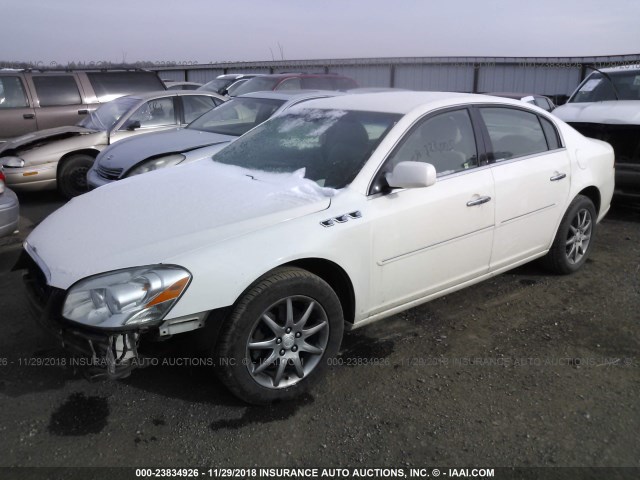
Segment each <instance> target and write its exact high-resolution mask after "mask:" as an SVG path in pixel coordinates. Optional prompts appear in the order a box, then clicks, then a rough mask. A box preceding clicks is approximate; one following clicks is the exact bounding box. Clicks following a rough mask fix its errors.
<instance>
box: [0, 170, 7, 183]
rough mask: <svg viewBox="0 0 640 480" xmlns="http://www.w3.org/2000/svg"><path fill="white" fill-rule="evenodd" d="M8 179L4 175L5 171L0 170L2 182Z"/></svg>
mask: <svg viewBox="0 0 640 480" xmlns="http://www.w3.org/2000/svg"><path fill="white" fill-rule="evenodd" d="M6 180H7V179H6V178H5V177H4V172H3V171H2V170H0V182H2V183H4V182H5V181H6Z"/></svg>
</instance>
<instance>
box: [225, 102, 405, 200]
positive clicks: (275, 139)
mask: <svg viewBox="0 0 640 480" xmlns="http://www.w3.org/2000/svg"><path fill="white" fill-rule="evenodd" d="M400 117H401V115H397V114H390V113H378V112H359V111H345V110H320V109H305V110H300V111H297V112H294V113H287V114H282V115H278V116H276V117H273V118H272V119H271V120H270V121H268V122H265V123H263V124H262V125H260V126H259V127H257V128H256V129H254V130H252V131H251V132H249V133H248V134H247V135H245V136H243V137H242V138H239V139H238V140H236V141H235V142H233V143H231V144H230V145H229V146H228V147H226V148H225V149H224V150H221V151H220V152H219V153H217V154H216V155H215V156H214V157H213V160H214V161H216V162H220V163H224V164H228V165H236V166H239V167H243V168H247V169H251V170H262V171H266V172H275V173H292V172H295V171H297V170H300V169H304V172H305V177H306V178H308V179H311V180H314V181H315V182H317V183H318V185H320V186H321V187H332V188H342V187H344V186H346V185H348V184H349V183H351V182H352V181H353V179H354V178H355V176H356V175H357V174H358V172H359V171H360V170H361V169H362V167H363V166H364V164H365V163H366V161H367V160H368V158H369V156H370V155H371V153H372V152H373V151H374V150H375V148H376V147H377V146H378V144H379V143H380V141H381V140H382V139H383V138H384V136H385V135H386V134H387V132H388V131H389V130H390V129H391V127H393V125H395V123H396V122H397V120H398V119H399V118H400Z"/></svg>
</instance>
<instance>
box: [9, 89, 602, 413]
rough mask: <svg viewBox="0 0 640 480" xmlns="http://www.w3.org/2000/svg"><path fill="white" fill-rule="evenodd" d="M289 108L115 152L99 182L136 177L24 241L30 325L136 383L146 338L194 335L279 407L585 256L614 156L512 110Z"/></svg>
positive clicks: (259, 399) (336, 99)
mask: <svg viewBox="0 0 640 480" xmlns="http://www.w3.org/2000/svg"><path fill="white" fill-rule="evenodd" d="M256 78H258V79H259V78H261V77H256ZM251 81H252V80H249V81H247V83H245V85H248V84H249V82H251ZM279 95H281V94H280V93H277V92H273V93H268V94H264V93H260V94H249V95H247V96H245V97H242V96H241V97H237V98H234V99H232V100H229V102H227V103H225V104H223V105H222V106H220V107H217V108H216V109H214V110H211V111H210V112H209V113H207V114H205V115H204V116H202V117H200V118H199V119H197V120H196V121H195V122H194V123H192V124H191V125H190V126H189V127H188V128H186V129H185V130H183V131H179V132H167V133H162V134H160V133H158V134H150V135H149V136H148V137H147V138H146V139H145V137H144V136H140V137H138V138H135V139H134V138H132V139H128V140H123V141H122V142H119V144H118V143H117V144H115V145H114V146H112V147H110V149H112V152H113V153H109V154H107V153H108V152H107V150H104V151H103V154H102V155H104V156H105V158H102V156H101V157H100V159H99V162H98V163H97V164H96V166H95V169H96V175H101V173H100V169H104V168H108V166H109V165H110V163H109V162H111V161H115V162H117V167H116V168H118V169H120V170H121V173H119V174H118V175H114V178H113V179H118V178H122V174H125V176H128V178H126V180H123V181H118V182H112V183H111V184H110V185H108V186H105V187H100V188H96V189H95V190H92V191H90V192H89V193H87V194H85V195H81V196H79V197H78V198H77V199H75V200H74V201H73V202H69V203H67V204H66V205H65V206H63V207H62V208H61V209H59V210H58V211H57V212H56V214H55V215H53V216H51V217H48V218H47V219H45V220H44V221H43V222H42V223H41V224H40V225H39V226H38V227H36V228H35V230H34V231H33V232H32V233H31V234H30V235H29V237H28V238H27V240H26V242H25V251H24V253H23V257H22V266H23V267H25V268H26V269H27V274H26V276H25V280H26V284H27V289H28V292H29V297H30V303H31V305H32V306H33V310H34V312H35V314H36V317H37V318H38V320H39V321H40V322H41V323H42V325H43V326H44V327H45V328H47V329H48V330H50V331H51V333H52V334H53V335H55V336H56V337H57V338H59V339H60V341H61V342H62V343H63V345H64V346H65V347H66V348H68V349H71V350H72V351H74V352H76V353H77V354H80V355H85V356H88V357H89V358H90V359H91V362H90V363H92V364H93V366H94V369H93V370H92V373H96V374H100V375H105V376H108V377H111V378H121V377H124V376H127V375H129V374H131V372H132V371H133V370H134V369H135V368H136V367H137V366H139V365H141V364H143V363H144V362H143V359H144V356H145V354H147V352H148V350H146V347H147V346H148V345H149V344H150V343H152V342H156V341H164V340H168V339H170V338H171V337H173V336H176V335H182V336H183V337H184V336H185V334H187V333H188V332H195V334H194V335H193V336H186V338H191V339H192V340H193V341H196V340H197V342H198V345H199V346H203V347H204V348H205V349H206V351H207V352H208V354H210V355H211V356H212V357H213V359H214V360H215V363H216V371H217V373H218V374H219V376H220V378H221V379H222V381H223V382H224V384H225V385H226V386H227V387H228V388H229V389H230V391H231V392H233V393H234V394H235V395H237V396H238V397H239V398H241V399H243V400H245V401H247V402H250V403H269V402H273V401H276V400H286V399H290V398H293V397H296V396H298V395H300V394H301V393H303V392H304V391H306V390H307V389H309V388H310V387H311V386H312V385H313V384H314V383H315V382H316V381H317V380H319V379H320V378H321V375H322V372H323V370H324V369H325V368H326V367H327V364H328V363H329V362H330V361H331V359H332V357H334V356H335V355H336V354H337V352H338V350H339V347H340V343H341V340H342V335H343V332H344V330H345V329H354V328H358V327H360V326H363V325H366V324H369V323H371V322H374V321H377V320H380V319H383V318H386V317H389V316H391V315H393V314H395V313H398V312H401V311H403V310H405V309H408V308H411V307H413V306H416V305H419V304H421V303H423V302H426V301H429V300H431V299H434V298H437V297H440V296H442V295H446V294H449V293H451V292H454V291H456V290H459V289H462V288H464V287H467V286H470V285H473V284H476V283H478V282H480V281H482V280H485V279H487V278H490V277H492V276H494V275H498V274H500V273H502V272H504V271H506V270H509V269H511V268H514V267H516V266H519V265H522V264H524V263H526V262H529V261H532V260H535V259H538V258H541V259H542V260H543V262H544V264H545V265H546V266H547V267H548V268H549V269H550V270H552V271H554V272H556V273H560V274H567V273H572V272H575V271H576V270H578V269H579V268H580V267H581V266H582V265H583V264H584V263H585V262H586V260H587V258H588V256H589V254H590V252H591V249H592V247H593V236H594V234H595V232H596V228H597V223H598V222H599V221H600V220H601V219H602V218H603V217H604V216H605V215H606V213H607V211H608V210H609V206H610V201H611V197H612V194H613V190H614V168H613V160H614V155H613V150H612V148H611V146H610V145H608V144H607V143H605V142H602V141H599V140H594V139H589V138H586V137H584V136H582V135H581V134H580V133H578V132H577V131H575V130H574V129H573V128H571V127H570V126H568V125H567V124H565V123H564V122H562V121H561V120H559V119H558V118H557V117H555V116H554V115H552V114H549V113H548V112H546V111H544V110H542V109H540V108H538V107H536V106H532V105H529V104H527V103H525V102H522V101H518V100H511V99H507V98H498V97H491V96H485V95H470V94H459V93H442V92H440V93H437V92H430V93H427V92H375V93H352V94H338V93H334V94H331V95H327V94H322V95H323V96H324V97H326V98H307V99H305V100H304V101H299V102H296V104H291V105H290V106H289V107H285V106H286V105H287V103H286V102H287V101H292V100H293V99H294V97H295V96H292V97H290V98H289V99H288V100H286V99H285V98H284V97H279ZM309 95H313V93H311V92H309ZM232 102H233V103H232ZM277 112H279V113H278V114H275V113H277ZM269 116H270V118H268V117H269ZM267 118H268V119H267ZM263 120H264V121H263ZM244 132H246V133H244ZM242 133H244V134H242ZM238 134H242V135H240V136H239V137H237V135H238ZM229 137H232V138H229ZM197 138H202V139H203V140H202V143H199V142H198V140H195V139H197ZM232 139H235V140H233V141H229V140H232ZM147 140H148V141H147ZM223 141H224V142H227V143H226V144H225V145H226V146H225V147H224V148H221V149H219V151H217V152H216V153H215V154H214V155H213V156H212V157H211V158H206V159H203V160H201V161H197V162H191V163H189V164H187V165H183V166H179V167H176V168H171V169H167V168H161V167H162V166H165V165H169V164H175V163H180V162H182V163H186V162H185V160H186V157H187V154H188V150H189V148H192V147H195V148H197V147H199V146H202V145H203V144H207V145H209V147H212V146H213V147H215V146H216V145H215V144H216V143H217V142H223ZM211 143H214V145H211ZM156 146H157V149H156ZM209 147H207V148H209ZM125 151H126V153H125ZM120 152H122V153H120ZM109 155H113V158H108V157H109ZM156 156H157V158H158V159H160V160H161V161H158V162H156V163H150V162H155V160H156ZM135 157H137V158H135ZM183 157H185V158H183ZM103 161H104V163H103ZM136 161H137V162H138V163H136ZM140 162H143V163H140ZM162 162H164V163H162ZM138 167H140V169H141V171H143V170H155V171H152V172H149V173H146V174H144V175H132V174H133V171H132V170H131V169H132V168H134V169H135V168H138ZM125 172H128V173H125ZM138 173H141V172H138ZM114 204H117V205H118V208H114ZM78 225H81V226H82V228H78ZM196 331H197V332H196ZM193 348H194V353H195V351H196V349H197V348H198V347H197V346H196V344H195V343H194V344H193Z"/></svg>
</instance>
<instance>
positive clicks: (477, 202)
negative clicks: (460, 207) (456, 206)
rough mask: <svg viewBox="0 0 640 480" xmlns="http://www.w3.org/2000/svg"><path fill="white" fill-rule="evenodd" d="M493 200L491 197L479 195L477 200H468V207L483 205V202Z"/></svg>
mask: <svg viewBox="0 0 640 480" xmlns="http://www.w3.org/2000/svg"><path fill="white" fill-rule="evenodd" d="M490 201H491V197H479V198H476V199H475V200H469V201H468V202H467V207H475V206H476V205H482V204H483V203H487V202H490Z"/></svg>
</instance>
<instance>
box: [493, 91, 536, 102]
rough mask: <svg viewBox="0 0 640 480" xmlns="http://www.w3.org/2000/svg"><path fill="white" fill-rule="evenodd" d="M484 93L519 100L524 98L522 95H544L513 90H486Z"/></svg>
mask: <svg viewBox="0 0 640 480" xmlns="http://www.w3.org/2000/svg"><path fill="white" fill-rule="evenodd" d="M484 95H492V96H494V97H505V98H515V99H516V100H520V99H521V98H524V97H544V95H540V94H539V93H515V92H487V93H485V94H484ZM545 98H546V97H545Z"/></svg>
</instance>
